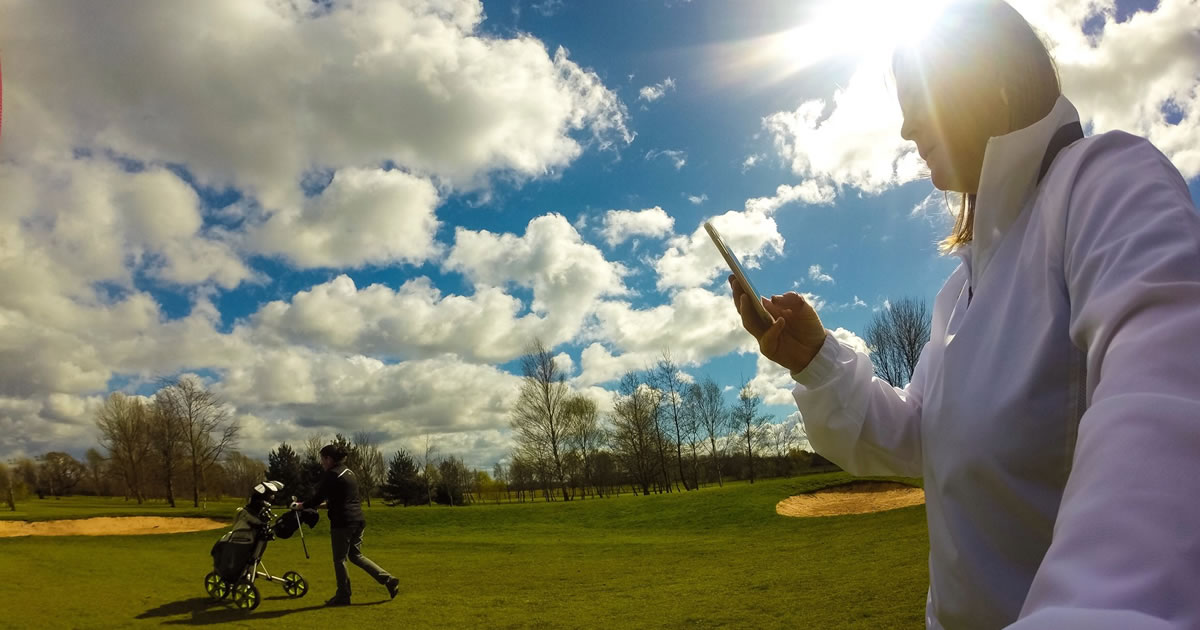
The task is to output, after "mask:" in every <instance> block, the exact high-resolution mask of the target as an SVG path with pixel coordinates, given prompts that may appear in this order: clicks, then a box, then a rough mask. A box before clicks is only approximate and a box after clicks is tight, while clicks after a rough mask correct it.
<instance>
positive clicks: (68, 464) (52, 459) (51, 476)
mask: <svg viewBox="0 0 1200 630" xmlns="http://www.w3.org/2000/svg"><path fill="white" fill-rule="evenodd" d="M39 459H40V460H41V466H40V468H41V471H40V472H41V479H42V482H43V483H44V484H45V486H46V488H47V489H48V490H49V491H50V494H51V495H53V496H54V497H55V498H59V497H61V496H63V495H64V494H70V492H71V490H72V489H73V488H75V486H76V485H77V484H78V483H79V482H80V481H82V480H83V478H84V477H85V476H86V475H87V470H86V469H85V468H84V467H83V464H80V463H79V460H77V459H75V458H74V457H71V455H70V454H68V453H63V452H61V451H51V452H49V453H46V454H45V455H42V456H41V457H40V458H39Z"/></svg>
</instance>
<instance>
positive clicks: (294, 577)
mask: <svg viewBox="0 0 1200 630" xmlns="http://www.w3.org/2000/svg"><path fill="white" fill-rule="evenodd" d="M283 592H284V593H287V596H288V597H292V598H296V597H304V596H305V595H306V594H307V593H308V582H306V581H305V580H304V576H302V575H300V574H299V573H296V572H295V571H288V572H287V573H284V574H283Z"/></svg>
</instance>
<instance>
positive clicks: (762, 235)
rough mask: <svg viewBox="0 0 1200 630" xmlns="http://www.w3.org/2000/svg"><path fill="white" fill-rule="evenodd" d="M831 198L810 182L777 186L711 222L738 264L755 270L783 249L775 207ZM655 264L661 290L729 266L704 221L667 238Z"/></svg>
mask: <svg viewBox="0 0 1200 630" xmlns="http://www.w3.org/2000/svg"><path fill="white" fill-rule="evenodd" d="M833 197H834V192H833V189H832V188H830V187H827V186H820V185H818V184H817V183H816V182H812V181H809V182H805V183H803V184H800V185H798V186H779V187H778V188H777V189H776V190H775V194H774V195H773V196H771V197H755V198H753V199H748V200H747V201H746V207H745V209H744V210H742V211H737V210H730V211H729V212H726V213H725V214H722V215H719V216H716V217H713V218H712V223H713V225H714V226H715V227H716V228H717V230H718V231H719V232H720V233H721V237H722V238H723V239H724V240H725V243H726V244H727V245H728V246H729V247H730V248H731V249H733V251H734V254H736V255H737V257H738V259H739V260H741V262H742V265H743V266H745V267H747V268H751V269H753V268H755V267H757V266H758V262H759V260H760V259H762V258H765V257H771V256H778V255H780V254H781V253H783V236H782V235H780V234H779V229H778V227H777V226H776V224H775V219H774V214H775V211H777V210H778V209H779V208H781V207H783V206H784V205H786V204H789V203H794V202H797V201H800V202H803V203H806V204H827V203H831V202H832V201H833ZM653 264H654V269H655V271H656V272H657V273H658V280H657V282H658V288H659V289H660V290H663V289H673V288H684V287H698V286H703V285H705V284H708V283H709V282H712V281H713V279H715V278H717V277H718V276H719V275H721V273H722V270H725V269H727V267H726V265H725V260H724V259H723V258H721V255H720V254H719V253H718V252H717V249H716V247H714V246H713V243H712V239H710V238H709V236H708V232H706V231H705V230H704V227H703V226H702V225H701V226H697V227H696V230H695V231H694V232H692V233H691V234H690V235H681V236H677V237H675V238H673V239H671V240H670V241H668V246H667V249H666V251H665V252H664V253H663V255H662V256H661V257H659V258H658V259H657V260H655V261H654V263H653ZM726 273H727V272H726Z"/></svg>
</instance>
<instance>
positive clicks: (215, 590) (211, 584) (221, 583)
mask: <svg viewBox="0 0 1200 630" xmlns="http://www.w3.org/2000/svg"><path fill="white" fill-rule="evenodd" d="M204 592H206V593H208V596H209V597H211V598H213V599H225V598H226V597H229V584H227V583H225V580H223V579H221V576H219V575H217V572H216V571H213V572H212V573H209V574H208V575H206V576H204Z"/></svg>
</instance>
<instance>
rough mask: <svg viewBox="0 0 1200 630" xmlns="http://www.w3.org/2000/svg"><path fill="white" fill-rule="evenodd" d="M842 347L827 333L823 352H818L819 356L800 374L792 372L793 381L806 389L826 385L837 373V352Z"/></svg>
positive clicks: (822, 348)
mask: <svg viewBox="0 0 1200 630" xmlns="http://www.w3.org/2000/svg"><path fill="white" fill-rule="evenodd" d="M839 346H841V344H840V343H838V340H837V339H834V338H833V335H832V334H830V333H829V331H828V330H826V331H825V342H824V343H822V344H821V350H820V351H819V352H817V356H815V357H813V360H812V361H810V362H809V364H808V367H805V368H804V369H803V370H800V371H799V372H792V380H794V381H796V382H797V383H799V384H801V385H803V386H805V387H806V388H809V389H811V388H814V387H818V386H820V385H823V384H825V383H826V382H828V381H829V379H830V378H832V377H833V374H834V372H836V371H837V352H838V349H839Z"/></svg>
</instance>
